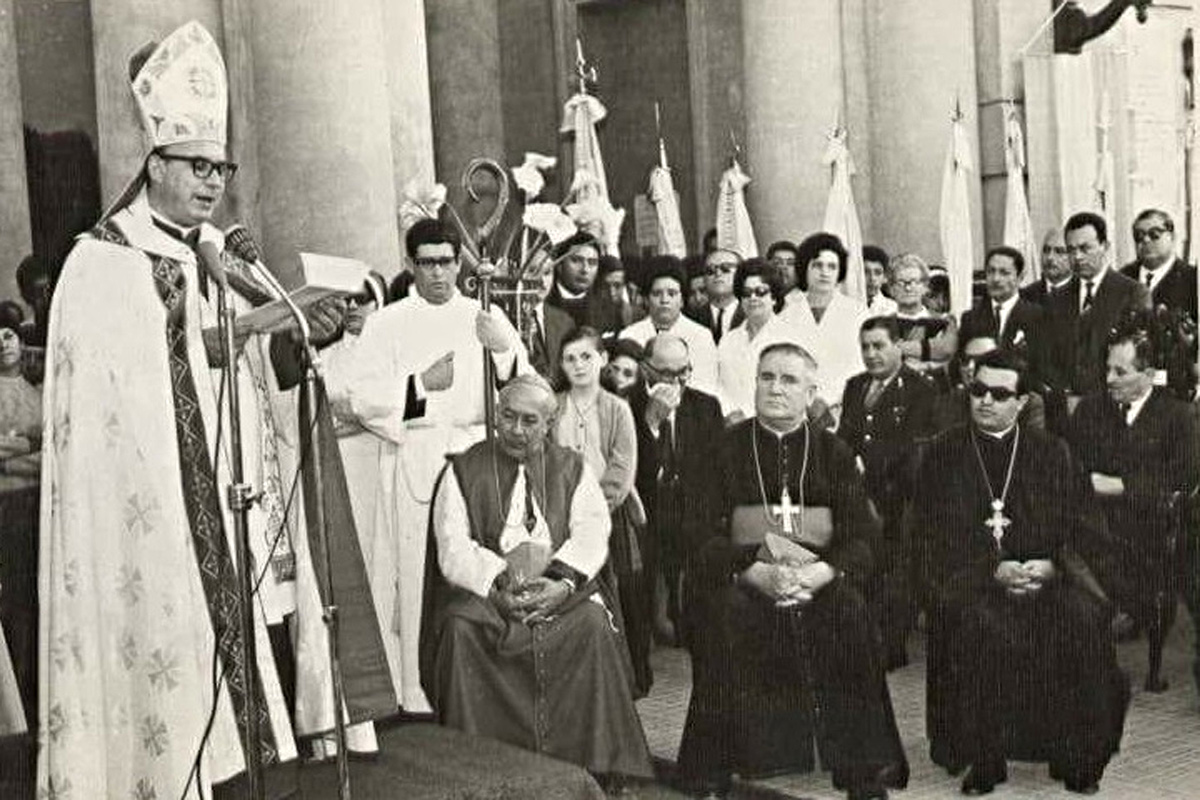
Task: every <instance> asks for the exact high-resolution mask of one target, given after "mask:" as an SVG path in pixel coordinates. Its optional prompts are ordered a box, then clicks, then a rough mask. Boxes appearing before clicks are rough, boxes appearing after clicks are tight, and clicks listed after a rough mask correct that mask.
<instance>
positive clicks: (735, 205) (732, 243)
mask: <svg viewBox="0 0 1200 800" xmlns="http://www.w3.org/2000/svg"><path fill="white" fill-rule="evenodd" d="M749 183H750V176H749V175H747V174H746V173H745V172H743V171H742V165H741V164H739V163H738V161H737V157H736V156H735V157H733V158H732V159H731V160H730V163H729V169H727V170H725V171H724V172H723V173H721V185H720V190H719V193H718V195H717V247H719V248H721V249H722V250H732V251H733V252H735V253H737V254H738V255H739V256H741V257H742V258H744V259H745V258H756V257H757V256H758V241H757V240H756V239H755V238H754V228H753V226H751V224H750V212H749V211H747V210H746V186H747V184H749Z"/></svg>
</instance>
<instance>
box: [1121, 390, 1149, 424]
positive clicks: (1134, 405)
mask: <svg viewBox="0 0 1200 800" xmlns="http://www.w3.org/2000/svg"><path fill="white" fill-rule="evenodd" d="M1149 399H1150V391H1147V392H1146V393H1145V394H1144V395H1142V396H1141V397H1139V398H1138V399H1137V400H1131V401H1130V403H1129V408H1127V409H1125V424H1126V425H1132V424H1133V423H1134V420H1136V419H1137V418H1138V414H1140V413H1142V406H1144V405H1146V401H1147V400H1149Z"/></svg>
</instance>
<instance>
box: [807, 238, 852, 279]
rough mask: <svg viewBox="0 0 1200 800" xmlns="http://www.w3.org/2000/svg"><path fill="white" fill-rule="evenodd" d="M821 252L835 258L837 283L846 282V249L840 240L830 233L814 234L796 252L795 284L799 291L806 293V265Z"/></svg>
mask: <svg viewBox="0 0 1200 800" xmlns="http://www.w3.org/2000/svg"><path fill="white" fill-rule="evenodd" d="M823 250H828V251H830V252H831V253H833V254H834V255H836V256H837V260H838V277H837V282H838V283H841V282H842V281H844V280H846V248H845V247H844V246H843V245H842V240H841V239H839V238H838V237H836V236H834V235H833V234H832V233H814V234H813V235H812V236H809V237H808V238H806V239H805V240H804V241H803V242H801V243H800V247H799V248H798V250H797V251H796V282H797V285H799V287H800V290H801V291H803V292H806V291H808V265H809V264H810V263H812V262H813V261H814V260H815V259H816V257H817V256H819V255H820V254H821V251H823Z"/></svg>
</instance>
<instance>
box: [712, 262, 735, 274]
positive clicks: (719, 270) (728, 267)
mask: <svg viewBox="0 0 1200 800" xmlns="http://www.w3.org/2000/svg"><path fill="white" fill-rule="evenodd" d="M704 271H705V272H707V273H708V274H709V275H728V274H730V273H731V272H736V271H737V265H736V264H709V265H708V266H707V267H705V268H704Z"/></svg>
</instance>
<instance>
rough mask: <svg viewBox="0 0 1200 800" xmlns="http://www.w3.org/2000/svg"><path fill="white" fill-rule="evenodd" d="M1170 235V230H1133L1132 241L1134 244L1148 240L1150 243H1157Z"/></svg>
mask: <svg viewBox="0 0 1200 800" xmlns="http://www.w3.org/2000/svg"><path fill="white" fill-rule="evenodd" d="M1168 233H1171V229H1170V228H1145V229H1142V228H1134V229H1133V241H1134V242H1135V243H1139V242H1144V241H1146V240H1147V239H1149V240H1150V241H1152V242H1157V241H1158V240H1159V239H1161V238H1162V237H1164V236H1166V235H1167V234H1168Z"/></svg>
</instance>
